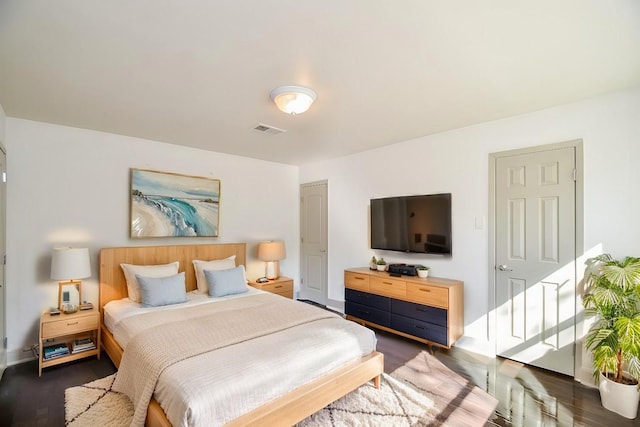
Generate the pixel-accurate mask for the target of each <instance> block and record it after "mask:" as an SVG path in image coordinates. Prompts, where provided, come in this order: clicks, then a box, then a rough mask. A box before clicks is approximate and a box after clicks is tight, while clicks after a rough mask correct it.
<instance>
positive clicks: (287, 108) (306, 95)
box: [270, 86, 318, 114]
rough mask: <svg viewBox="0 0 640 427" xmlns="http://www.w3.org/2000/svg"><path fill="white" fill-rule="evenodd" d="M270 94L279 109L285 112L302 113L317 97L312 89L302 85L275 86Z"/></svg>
mask: <svg viewBox="0 0 640 427" xmlns="http://www.w3.org/2000/svg"><path fill="white" fill-rule="evenodd" d="M270 96H271V99H272V100H273V102H275V103H276V105H277V106H278V108H279V109H280V111H283V112H285V113H287V114H302V113H304V112H305V111H307V110H308V109H309V107H311V104H313V101H315V100H316V98H317V97H318V96H317V95H316V93H315V92H314V91H312V90H311V89H307V88H306V87H302V86H281V87H277V88H275V89H274V90H272V91H271V95H270Z"/></svg>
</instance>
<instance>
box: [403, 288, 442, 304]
mask: <svg viewBox="0 0 640 427" xmlns="http://www.w3.org/2000/svg"><path fill="white" fill-rule="evenodd" d="M407 298H409V299H410V300H411V301H416V302H419V303H420V304H427V305H433V306H436V307H442V308H448V307H449V290H448V289H446V288H439V287H437V286H429V285H418V284H415V283H407Z"/></svg>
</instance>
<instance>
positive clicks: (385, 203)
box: [371, 193, 451, 255]
mask: <svg viewBox="0 0 640 427" xmlns="http://www.w3.org/2000/svg"><path fill="white" fill-rule="evenodd" d="M371 248H372V249H383V250H387V251H400V252H415V253H424V254H440V255H451V193H445V194H429V195H424V196H404V197H387V198H384V199H371Z"/></svg>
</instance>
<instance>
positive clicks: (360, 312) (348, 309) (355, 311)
mask: <svg viewBox="0 0 640 427" xmlns="http://www.w3.org/2000/svg"><path fill="white" fill-rule="evenodd" d="M344 311H345V313H346V314H347V315H349V316H353V317H357V318H358V319H362V320H367V321H369V322H372V323H375V324H376V325H380V326H386V327H389V326H391V313H390V312H389V311H384V310H378V309H377V308H373V307H368V306H366V305H362V304H358V303H356V302H352V301H346V302H345V306H344Z"/></svg>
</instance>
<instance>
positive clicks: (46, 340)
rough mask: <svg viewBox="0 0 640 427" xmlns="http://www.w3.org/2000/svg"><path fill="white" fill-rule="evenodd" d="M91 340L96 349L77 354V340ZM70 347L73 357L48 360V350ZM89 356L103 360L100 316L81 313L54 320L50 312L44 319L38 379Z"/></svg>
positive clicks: (59, 316)
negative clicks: (45, 372)
mask: <svg viewBox="0 0 640 427" xmlns="http://www.w3.org/2000/svg"><path fill="white" fill-rule="evenodd" d="M84 338H91V340H92V341H93V343H94V344H95V348H91V349H88V350H84V351H77V352H76V353H73V352H72V351H73V348H74V347H73V342H74V340H80V339H84ZM59 344H61V345H66V346H67V348H68V349H69V353H68V354H65V355H62V356H58V357H53V358H51V359H47V360H44V348H45V347H49V346H53V345H59ZM89 356H98V359H100V312H99V311H98V310H97V309H95V308H93V309H91V310H78V311H77V312H75V313H71V314H64V313H61V314H59V315H57V316H51V315H50V314H49V312H48V311H47V312H44V313H42V316H40V347H39V356H38V359H39V362H38V376H42V368H47V367H49V366H55V365H59V364H61V363H66V362H71V361H72V360H77V359H82V358H84V357H89Z"/></svg>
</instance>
